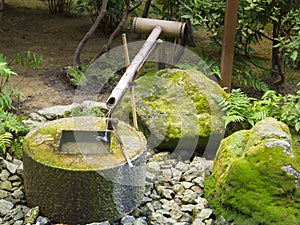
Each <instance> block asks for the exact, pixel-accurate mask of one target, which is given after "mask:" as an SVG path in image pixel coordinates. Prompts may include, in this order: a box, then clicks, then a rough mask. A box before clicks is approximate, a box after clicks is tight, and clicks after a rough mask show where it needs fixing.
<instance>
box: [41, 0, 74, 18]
mask: <svg viewBox="0 0 300 225" xmlns="http://www.w3.org/2000/svg"><path fill="white" fill-rule="evenodd" d="M40 1H42V2H44V3H45V4H46V5H47V6H48V8H49V10H50V13H51V14H59V15H69V14H70V13H71V10H72V8H73V3H74V0H40Z"/></svg>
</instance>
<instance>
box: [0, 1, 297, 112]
mask: <svg viewBox="0 0 300 225" xmlns="http://www.w3.org/2000/svg"><path fill="white" fill-rule="evenodd" d="M91 24H92V21H91V18H90V17H89V15H81V16H77V15H75V14H74V15H72V16H70V17H62V16H58V15H51V14H50V13H49V10H48V7H47V6H46V5H45V4H44V3H43V2H42V1H38V0H10V1H6V5H5V11H4V14H3V16H2V19H1V20H0V53H2V54H4V55H5V56H6V57H8V59H9V60H11V63H10V65H11V66H12V67H13V69H14V70H15V71H16V72H17V73H18V75H19V76H17V77H13V82H14V84H15V85H17V86H18V87H19V89H20V90H21V91H22V92H23V94H24V95H23V96H22V98H21V102H20V104H19V105H18V110H19V112H20V113H22V114H25V115H28V114H29V113H31V112H36V111H37V110H38V109H41V108H44V107H47V106H52V105H65V104H71V103H72V102H73V101H74V94H75V91H76V89H75V88H74V87H73V86H72V85H71V84H70V81H69V80H68V79H67V76H66V67H67V66H70V65H72V63H73V57H74V52H75V50H76V48H77V45H78V43H79V42H80V40H81V39H82V38H83V36H84V35H85V33H86V32H87V31H88V29H89V28H90V26H91ZM126 32H127V31H126ZM128 32H129V31H128ZM202 33H203V32H202ZM195 35H196V36H197V45H200V46H201V44H202V45H203V43H205V37H203V34H201V32H196V33H195ZM136 38H137V36H136V35H132V34H131V35H130V34H129V36H128V41H129V42H130V41H132V40H136ZM107 39H108V36H107V35H105V34H104V32H101V30H98V31H97V32H96V34H95V35H93V36H92V37H91V39H90V40H89V41H88V43H87V44H86V46H85V48H84V50H83V52H82V54H81V60H82V62H83V63H88V62H90V61H91V60H92V59H93V57H95V55H97V53H98V52H99V51H100V49H101V48H102V46H103V45H104V44H105V43H106V41H107ZM199 42H202V43H200V44H199ZM121 44H122V43H121V38H116V39H115V41H114V43H113V46H112V47H114V46H119V45H121ZM270 44H271V43H270V42H266V43H263V45H260V46H257V48H258V49H259V51H258V52H259V54H260V56H262V57H266V56H267V55H270V50H271V48H270ZM28 50H30V51H32V52H35V53H37V54H41V55H42V56H43V62H42V65H41V69H39V70H34V69H29V68H24V67H22V66H20V65H17V64H16V63H15V62H14V61H15V60H14V58H15V57H16V55H17V53H19V52H26V51H28ZM298 74H299V72H298ZM288 78H289V79H288V80H287V82H286V83H285V85H284V86H282V87H281V89H283V90H284V92H290V91H291V92H295V90H296V89H295V87H296V84H297V83H299V82H300V76H294V75H293V74H292V75H288ZM233 86H234V85H233ZM108 91H110V90H108ZM108 91H107V93H104V94H103V95H102V96H100V98H99V99H98V100H100V101H105V100H106V98H107V96H108V94H109V93H108ZM255 92H256V91H254V92H253V93H255Z"/></svg>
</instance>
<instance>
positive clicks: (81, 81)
mask: <svg viewBox="0 0 300 225" xmlns="http://www.w3.org/2000/svg"><path fill="white" fill-rule="evenodd" d="M85 70H86V67H85V66H84V65H82V69H81V70H79V69H77V67H76V66H69V67H68V70H67V73H68V77H69V78H70V81H71V83H72V84H73V85H75V86H77V85H79V86H82V85H83V86H84V85H86V84H87V78H86V76H85V74H84V71H85Z"/></svg>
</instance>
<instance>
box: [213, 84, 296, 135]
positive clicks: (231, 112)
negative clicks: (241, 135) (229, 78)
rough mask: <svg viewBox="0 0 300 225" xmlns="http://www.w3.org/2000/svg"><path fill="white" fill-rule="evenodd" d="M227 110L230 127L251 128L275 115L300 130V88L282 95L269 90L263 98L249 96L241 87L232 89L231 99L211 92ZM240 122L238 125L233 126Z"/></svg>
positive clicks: (226, 119)
mask: <svg viewBox="0 0 300 225" xmlns="http://www.w3.org/2000/svg"><path fill="white" fill-rule="evenodd" d="M211 95H212V97H213V98H214V99H215V101H216V102H217V104H218V105H219V106H220V107H221V109H222V110H223V111H224V112H225V116H224V121H225V126H226V127H227V128H228V127H229V128H230V129H231V128H233V127H234V128H236V127H238V129H243V128H250V127H252V126H254V124H255V123H256V122H258V121H260V120H262V119H264V118H266V117H269V116H270V117H274V118H275V119H277V120H279V121H282V122H284V123H286V124H287V125H289V127H290V128H292V129H294V130H295V131H296V132H299V131H300V90H299V91H298V92H297V93H296V94H295V95H293V94H288V95H285V96H283V95H281V94H279V93H277V92H276V91H274V90H268V91H266V92H265V93H264V95H263V96H262V97H261V99H256V98H251V97H248V96H247V95H246V94H245V93H244V92H242V91H241V90H240V89H232V91H231V93H230V95H229V100H227V99H225V98H222V97H219V96H216V95H214V94H211ZM234 124H238V126H233V125H234Z"/></svg>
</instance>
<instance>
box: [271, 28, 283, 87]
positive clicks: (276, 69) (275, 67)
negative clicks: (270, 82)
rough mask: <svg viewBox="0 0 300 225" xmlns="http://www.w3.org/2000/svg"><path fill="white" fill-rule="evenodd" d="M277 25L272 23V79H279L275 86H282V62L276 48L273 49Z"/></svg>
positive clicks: (276, 35)
mask: <svg viewBox="0 0 300 225" xmlns="http://www.w3.org/2000/svg"><path fill="white" fill-rule="evenodd" d="M279 30H280V29H279V23H273V44H272V46H273V48H272V70H271V71H272V72H271V75H272V77H275V78H278V76H279V77H280V79H279V80H278V81H276V83H277V84H282V83H283V82H284V72H283V68H282V62H281V61H282V60H281V59H280V52H279V49H278V48H274V46H275V45H277V44H278V41H277V40H276V38H278V36H279Z"/></svg>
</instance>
